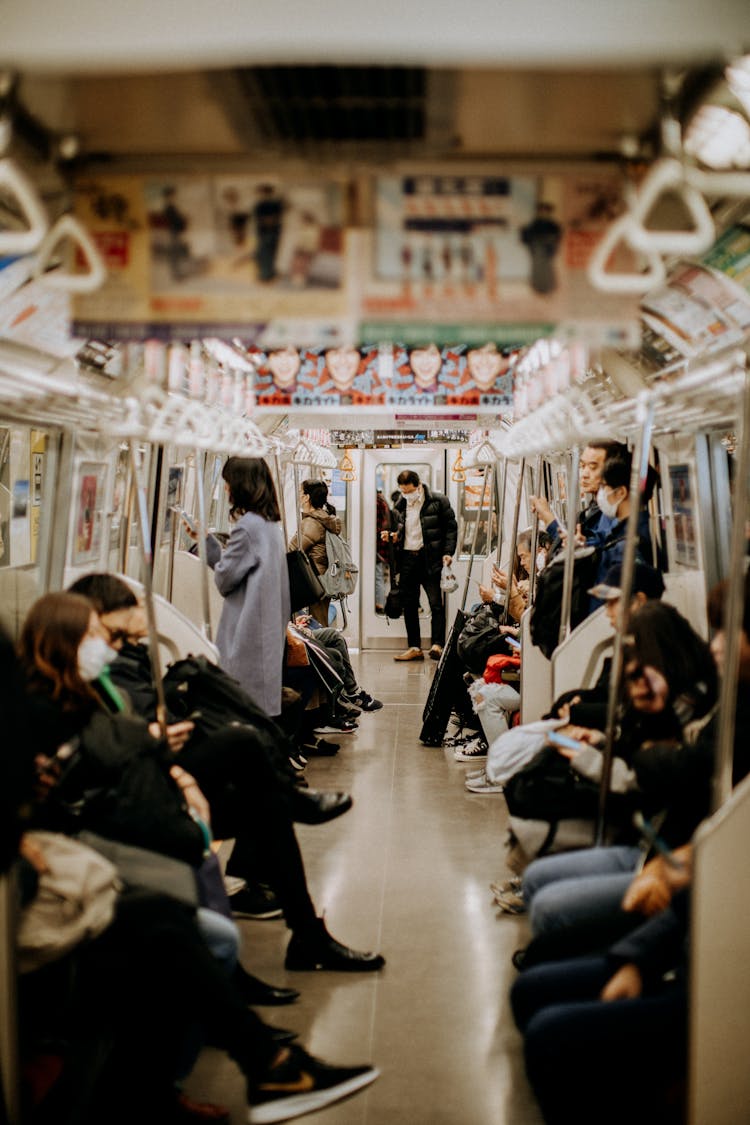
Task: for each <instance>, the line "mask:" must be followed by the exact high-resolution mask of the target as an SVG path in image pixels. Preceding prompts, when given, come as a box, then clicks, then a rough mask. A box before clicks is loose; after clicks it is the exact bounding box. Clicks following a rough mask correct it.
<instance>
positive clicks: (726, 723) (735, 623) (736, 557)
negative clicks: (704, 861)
mask: <svg viewBox="0 0 750 1125" xmlns="http://www.w3.org/2000/svg"><path fill="white" fill-rule="evenodd" d="M748 475H750V371H748V370H747V369H746V370H745V384H744V387H743V393H742V414H741V423H740V438H739V442H738V446H737V460H736V464H735V474H734V496H733V501H734V503H733V508H734V510H733V513H732V539H731V546H730V552H729V588H728V590H727V598H726V602H725V605H724V619H723V621H722V628H723V630H724V669H723V673H722V678H721V685H720V689H719V731H718V736H717V739H716V748H715V758H714V776H713V790H712V794H711V803H712V809H713V811H714V812H715V811H716V809H718V808H720V807H721V805H723V804H724V802H725V801H726V800H727V799H728V797H729V795H730V793H731V792H732V767H733V759H734V738H735V718H736V716H735V712H736V709H737V690H738V684H737V675H738V672H739V664H740V629H741V627H742V616H743V610H742V606H743V599H744V585H745V552H746V551H747V538H746V531H745V529H746V526H747V518H748V509H749V508H750V505H748V496H747V485H748Z"/></svg>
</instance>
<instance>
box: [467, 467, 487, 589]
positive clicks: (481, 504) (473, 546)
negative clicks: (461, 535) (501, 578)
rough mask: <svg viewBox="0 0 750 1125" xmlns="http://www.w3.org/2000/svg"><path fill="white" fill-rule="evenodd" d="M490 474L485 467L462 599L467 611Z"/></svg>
mask: <svg viewBox="0 0 750 1125" xmlns="http://www.w3.org/2000/svg"><path fill="white" fill-rule="evenodd" d="M490 473H491V468H490V466H489V465H485V468H484V476H483V477H482V496H481V498H480V500H479V507H478V508H477V518H476V519H475V520H474V534H473V535H472V538H471V556H470V558H469V565H468V566H467V568H466V579H465V581H464V592H463V597H462V598H461V609H462V610H464V609H466V599H467V598H468V596H469V584H470V582H471V568H472V567H473V565H474V556H475V554H476V550H477V541H478V539H479V523H480V520H481V518H482V509H483V508H484V497H485V493H486V491H487V481H488V479H491V477H490ZM490 487H491V486H490ZM465 495H466V493H465V492H464V496H465Z"/></svg>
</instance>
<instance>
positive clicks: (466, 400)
mask: <svg viewBox="0 0 750 1125" xmlns="http://www.w3.org/2000/svg"><path fill="white" fill-rule="evenodd" d="M515 354H516V353H515V352H514V351H513V350H509V349H504V350H503V351H499V350H498V348H497V346H496V345H495V344H492V343H490V344H484V345H482V346H477V347H466V346H465V345H460V346H458V347H444V348H438V346H437V345H436V344H429V345H427V346H421V347H414V348H405V347H403V346H399V345H396V346H395V347H394V349H393V368H392V375H391V380H390V388H389V391H388V396H387V401H388V402H389V403H390V404H393V405H399V406H419V405H426V404H430V405H434V406H480V405H481V406H487V407H495V408H497V409H502V408H507V407H508V406H509V405H510V403H511V402H512V397H513V377H512V373H511V367H512V361H513V356H514V355H515Z"/></svg>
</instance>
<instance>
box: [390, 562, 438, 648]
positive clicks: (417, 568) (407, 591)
mask: <svg viewBox="0 0 750 1125" xmlns="http://www.w3.org/2000/svg"><path fill="white" fill-rule="evenodd" d="M398 581H399V586H400V588H401V603H402V605H403V607H404V623H405V624H406V639H407V640H408V642H409V647H410V648H419V647H420V643H421V639H420V632H419V589H420V587H421V588H422V589H423V590H424V592H425V593H426V594H427V600H428V601H429V603H430V614H431V615H432V640H431V644H433V645H444V644H445V606H444V604H443V591H442V590H441V589H440V571H439V570H438V571H434V572H431V571H429V570H428V568H427V560H426V557H425V552H424V548H422V550H421V551H403V552H402V553H401V572H400V574H399V580H398Z"/></svg>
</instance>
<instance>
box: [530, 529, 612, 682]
mask: <svg viewBox="0 0 750 1125" xmlns="http://www.w3.org/2000/svg"><path fill="white" fill-rule="evenodd" d="M598 566H599V552H598V551H597V549H596V547H578V548H576V551H575V553H574V555H573V593H572V600H571V605H570V627H571V629H575V627H576V625H580V624H581V622H582V621H583V619H584V618H585V617H588V614H589V607H590V603H591V595H590V594H589V590H590V589H591V587H592V586H593V585H594V584H595V583H596V573H597V569H598ZM564 574H565V552H564V551H560V553H559V554H557V555H555V557H554V558H553V559H552V560H551V561H550V562H548V563H547V565H546V566H545V568H544V570H543V571H542V573H541V574H540V575H539V577H538V579H537V586H536V597H535V599H534V607H533V609H532V612H531V622H530V624H531V642H532V644H535V645H537V646H538V647H539V648H540V649H541V650H542V652H543V653H544V655H545V656H546V657H547V659H548V660H549V658H550V657H551V656H552V653H553V652H554V651H555V649H556V648H557V645H558V640H559V636H560V616H561V614H562V596H563V576H564Z"/></svg>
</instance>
